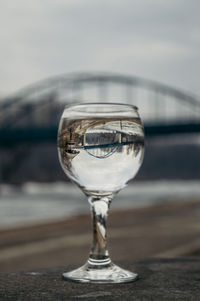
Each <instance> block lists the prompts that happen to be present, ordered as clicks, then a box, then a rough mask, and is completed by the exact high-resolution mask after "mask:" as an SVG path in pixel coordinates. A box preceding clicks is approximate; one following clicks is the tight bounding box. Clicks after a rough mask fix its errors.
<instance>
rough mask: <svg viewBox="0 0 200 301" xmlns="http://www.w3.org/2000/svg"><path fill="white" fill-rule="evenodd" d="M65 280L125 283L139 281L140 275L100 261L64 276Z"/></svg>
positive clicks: (88, 263) (89, 263)
mask: <svg viewBox="0 0 200 301" xmlns="http://www.w3.org/2000/svg"><path fill="white" fill-rule="evenodd" d="M62 277H63V279H64V280H71V281H75V282H83V283H123V282H132V281H136V280H137V279H138V274H135V273H132V272H129V271H127V270H124V269H122V268H120V267H118V266H117V265H115V264H114V263H112V262H110V263H108V264H104V262H100V261H98V264H91V260H89V261H88V262H87V263H86V264H85V265H83V266H82V267H80V268H78V269H76V270H73V271H71V272H68V273H64V274H63V275H62Z"/></svg>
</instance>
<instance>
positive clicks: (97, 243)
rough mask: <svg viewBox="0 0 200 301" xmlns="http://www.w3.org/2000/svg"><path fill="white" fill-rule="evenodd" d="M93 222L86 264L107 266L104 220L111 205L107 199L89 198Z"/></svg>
mask: <svg viewBox="0 0 200 301" xmlns="http://www.w3.org/2000/svg"><path fill="white" fill-rule="evenodd" d="M88 201H89V203H90V206H91V214H92V221H93V243H92V247H91V250H90V256H89V260H88V263H89V264H90V265H99V264H105V265H106V264H109V263H110V258H109V253H108V250H107V233H106V220H107V216H108V211H109V207H110V203H111V199H110V198H109V197H102V198H100V197H89V199H88Z"/></svg>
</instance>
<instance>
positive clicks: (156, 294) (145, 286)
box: [0, 257, 200, 301]
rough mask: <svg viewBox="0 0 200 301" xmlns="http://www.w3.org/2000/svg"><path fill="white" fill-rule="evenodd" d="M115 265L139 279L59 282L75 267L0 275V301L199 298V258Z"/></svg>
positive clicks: (186, 300)
mask: <svg viewBox="0 0 200 301" xmlns="http://www.w3.org/2000/svg"><path fill="white" fill-rule="evenodd" d="M118 264H119V265H121V266H123V267H125V268H127V269H130V270H132V271H135V272H137V273H139V275H140V279H139V280H138V281H136V282H133V283H127V284H116V285H113V284H112V285H111V284H107V285H102V284H77V283H73V282H68V281H63V280H62V279H61V274H62V272H64V271H68V270H71V269H73V268H75V266H66V267H62V268H54V269H43V270H34V271H26V272H16V273H9V274H0V300H2V301H8V300H9V301H17V300H18V301H25V300H26V301H37V300H41V301H68V300H113V301H114V300H120V301H121V300H138V301H139V300H140V301H143V300H159V301H162V300H164V301H165V300H166V301H170V300H185V301H188V300H199V293H200V273H199V271H200V258H197V257H196V258H195V257H189V258H176V259H149V260H144V261H135V262H118Z"/></svg>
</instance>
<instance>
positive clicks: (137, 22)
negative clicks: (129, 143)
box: [0, 0, 200, 96]
mask: <svg viewBox="0 0 200 301" xmlns="http://www.w3.org/2000/svg"><path fill="white" fill-rule="evenodd" d="M199 12H200V1H199V0H167V1H166V0H34V1H30V0H15V1H12V0H0V96H1V95H6V94H9V93H11V92H14V91H17V90H18V89H20V88H23V87H24V86H26V85H28V84H32V83H34V82H36V81H38V80H40V79H45V78H47V77H49V76H52V75H59V74H63V73H70V72H74V71H109V72H117V73H122V74H129V75H136V76H140V77H143V78H147V79H153V80H157V81H160V82H162V83H165V84H168V85H171V86H174V87H179V88H181V89H184V90H186V91H190V92H192V93H194V94H197V95H199V96H200V17H199Z"/></svg>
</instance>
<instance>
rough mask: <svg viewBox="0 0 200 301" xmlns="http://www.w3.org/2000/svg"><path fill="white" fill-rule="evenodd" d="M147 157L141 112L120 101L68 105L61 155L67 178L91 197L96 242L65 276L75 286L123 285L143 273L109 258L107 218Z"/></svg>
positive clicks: (60, 135) (61, 130)
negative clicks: (116, 200) (121, 191)
mask: <svg viewBox="0 0 200 301" xmlns="http://www.w3.org/2000/svg"><path fill="white" fill-rule="evenodd" d="M143 153H144V132H143V126H142V123H141V120H140V117H139V114H138V109H137V108H136V107H135V106H132V105H126V104H118V103H116V104H115V103H88V104H87V103H86V104H75V105H68V106H66V107H65V109H64V112H63V114H62V117H61V120H60V124H59V130H58V154H59V160H60V164H61V166H62V168H63V170H64V172H65V173H66V175H67V176H68V177H69V178H70V179H71V180H72V181H73V182H75V183H76V184H77V185H78V186H79V187H80V189H81V190H82V191H83V192H84V193H85V194H86V196H87V197H88V201H89V204H90V207H91V213H92V219H93V243H92V247H91V250H90V254H89V259H88V261H87V262H86V264H84V265H83V266H82V267H80V268H78V269H76V270H73V271H71V272H67V273H64V274H63V279H65V280H73V281H76V282H95V283H121V282H130V281H134V280H136V279H137V277H138V275H137V274H135V273H132V272H130V271H127V270H124V269H122V268H120V267H118V266H117V265H115V264H114V263H112V261H111V260H110V257H109V253H108V250H107V241H106V219H107V216H108V211H109V207H110V204H111V201H112V199H113V197H114V196H115V194H116V193H117V192H119V191H120V190H121V189H122V188H124V187H125V186H126V184H127V182H128V181H129V180H130V179H132V178H133V177H134V176H135V174H136V173H137V171H138V169H139V167H140V165H141V163H142V160H143Z"/></svg>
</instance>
